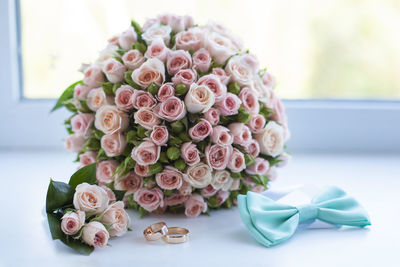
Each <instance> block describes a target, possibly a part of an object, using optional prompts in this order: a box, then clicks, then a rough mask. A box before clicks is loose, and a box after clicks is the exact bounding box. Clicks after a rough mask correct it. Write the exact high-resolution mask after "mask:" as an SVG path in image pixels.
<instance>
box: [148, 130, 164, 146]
mask: <svg viewBox="0 0 400 267" xmlns="http://www.w3.org/2000/svg"><path fill="white" fill-rule="evenodd" d="M150 138H151V140H152V141H153V143H154V144H156V145H158V146H162V145H165V144H166V143H167V142H168V130H167V127H165V126H153V131H152V132H151V135H150Z"/></svg>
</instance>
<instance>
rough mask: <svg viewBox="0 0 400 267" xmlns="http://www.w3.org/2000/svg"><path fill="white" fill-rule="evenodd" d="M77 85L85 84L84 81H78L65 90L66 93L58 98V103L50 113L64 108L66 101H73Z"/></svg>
mask: <svg viewBox="0 0 400 267" xmlns="http://www.w3.org/2000/svg"><path fill="white" fill-rule="evenodd" d="M77 84H83V81H77V82H75V83H73V84H71V85H70V86H68V88H67V89H65V90H64V92H63V93H62V94H61V96H60V97H59V98H58V100H57V103H56V104H55V105H54V107H53V108H52V109H51V111H50V112H53V111H55V110H57V109H59V108H60V107H62V106H63V104H62V103H63V102H64V101H66V100H68V99H71V98H72V97H73V96H74V89H75V86H76V85H77Z"/></svg>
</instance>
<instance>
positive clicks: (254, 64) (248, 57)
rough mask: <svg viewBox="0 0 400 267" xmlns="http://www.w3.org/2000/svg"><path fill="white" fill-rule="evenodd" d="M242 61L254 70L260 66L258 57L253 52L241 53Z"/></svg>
mask: <svg viewBox="0 0 400 267" xmlns="http://www.w3.org/2000/svg"><path fill="white" fill-rule="evenodd" d="M243 61H244V62H245V63H246V64H247V65H249V66H250V68H251V69H252V70H253V71H254V72H257V71H258V70H259V68H260V64H259V62H258V59H257V57H256V56H255V55H253V54H244V55H243Z"/></svg>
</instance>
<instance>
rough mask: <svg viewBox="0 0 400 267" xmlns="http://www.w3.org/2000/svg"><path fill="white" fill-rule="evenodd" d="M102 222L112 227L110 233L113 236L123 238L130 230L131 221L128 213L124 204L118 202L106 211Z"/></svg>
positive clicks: (109, 229)
mask: <svg viewBox="0 0 400 267" xmlns="http://www.w3.org/2000/svg"><path fill="white" fill-rule="evenodd" d="M101 222H102V223H104V224H105V225H110V227H109V228H108V232H109V233H110V235H111V236H122V235H124V234H125V233H126V232H127V231H128V228H129V225H130V223H131V220H130V219H129V215H128V213H127V212H126V211H125V209H124V202H122V201H117V202H115V203H113V204H111V205H110V206H108V208H107V209H106V210H105V211H104V213H103V215H102V217H101Z"/></svg>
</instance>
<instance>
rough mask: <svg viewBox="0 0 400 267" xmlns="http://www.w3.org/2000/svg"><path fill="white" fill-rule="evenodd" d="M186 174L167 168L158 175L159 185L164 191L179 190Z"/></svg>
mask: <svg viewBox="0 0 400 267" xmlns="http://www.w3.org/2000/svg"><path fill="white" fill-rule="evenodd" d="M183 177H184V174H183V173H181V172H180V171H178V170H177V169H175V168H173V167H171V166H167V167H165V168H164V170H163V171H162V172H160V173H157V174H156V182H157V185H158V186H159V187H160V188H161V189H164V190H172V189H178V188H180V187H181V186H182V181H183Z"/></svg>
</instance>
